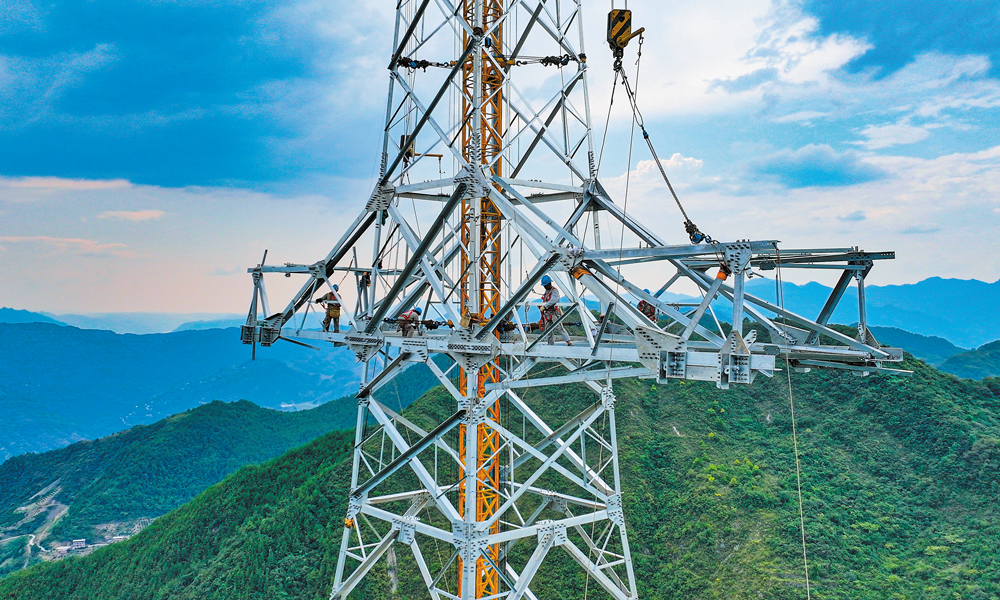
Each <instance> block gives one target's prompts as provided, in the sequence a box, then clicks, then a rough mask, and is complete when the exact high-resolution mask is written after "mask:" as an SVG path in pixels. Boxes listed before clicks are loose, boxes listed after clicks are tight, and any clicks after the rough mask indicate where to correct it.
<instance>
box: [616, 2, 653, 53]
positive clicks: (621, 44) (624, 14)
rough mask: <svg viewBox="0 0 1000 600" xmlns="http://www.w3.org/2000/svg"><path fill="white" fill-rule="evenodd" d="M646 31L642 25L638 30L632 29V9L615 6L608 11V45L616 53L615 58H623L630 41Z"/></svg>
mask: <svg viewBox="0 0 1000 600" xmlns="http://www.w3.org/2000/svg"><path fill="white" fill-rule="evenodd" d="M643 31H646V28H645V27H640V28H639V30H638V31H636V32H633V31H632V11H630V10H625V9H618V8H613V9H611V12H609V13H608V45H609V46H611V52H612V53H614V56H615V60H616V61H618V60H621V58H622V56H624V54H625V46H628V43H629V41H630V40H631V39H632V38H634V37H636V36H638V35H641V34H642V32H643Z"/></svg>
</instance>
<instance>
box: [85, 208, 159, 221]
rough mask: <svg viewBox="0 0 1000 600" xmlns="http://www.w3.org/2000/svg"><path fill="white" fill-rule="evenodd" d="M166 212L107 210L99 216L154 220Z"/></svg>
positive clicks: (131, 219) (127, 219)
mask: <svg viewBox="0 0 1000 600" xmlns="http://www.w3.org/2000/svg"><path fill="white" fill-rule="evenodd" d="M165 214H166V213H165V212H163V211H162V210H107V211H104V212H102V213H101V214H99V215H97V216H98V217H100V218H102V219H118V220H121V221H153V220H156V219H159V218H161V217H163V215H165Z"/></svg>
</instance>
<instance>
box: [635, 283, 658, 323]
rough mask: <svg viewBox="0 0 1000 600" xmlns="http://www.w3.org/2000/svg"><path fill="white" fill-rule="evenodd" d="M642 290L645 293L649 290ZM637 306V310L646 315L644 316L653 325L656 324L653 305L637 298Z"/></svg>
mask: <svg viewBox="0 0 1000 600" xmlns="http://www.w3.org/2000/svg"><path fill="white" fill-rule="evenodd" d="M642 291H644V292H646V293H647V294H648V293H649V290H642ZM638 308H639V312H641V313H642V314H644V315H646V318H647V319H649V320H650V321H652V322H653V324H654V325H655V324H656V317H657V314H656V307H655V306H653V305H652V304H650V303H649V302H646V301H645V300H639V306H638Z"/></svg>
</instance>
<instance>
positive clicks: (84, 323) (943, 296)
mask: <svg viewBox="0 0 1000 600" xmlns="http://www.w3.org/2000/svg"><path fill="white" fill-rule="evenodd" d="M768 276H770V273H768ZM747 291H748V292H749V293H751V294H753V295H755V296H758V297H761V298H763V299H764V300H767V301H769V302H775V298H776V293H775V285H774V281H773V280H772V279H762V278H754V279H751V280H750V281H749V282H747ZM829 293H830V288H828V287H826V286H823V285H821V284H819V283H815V282H813V283H808V284H805V285H796V284H793V283H787V282H786V283H785V285H784V293H783V296H784V304H785V307H786V308H788V309H789V310H791V311H792V312H795V313H799V314H801V315H803V316H805V317H809V318H815V317H816V315H817V313H818V312H819V310H820V308H821V307H822V306H823V303H824V302H825V301H826V298H827V296H828V295H829ZM865 297H866V298H867V301H868V322H869V324H870V325H878V326H882V327H896V328H898V329H902V330H904V331H910V332H913V333H919V334H921V335H925V336H936V337H940V338H944V339H946V340H948V341H949V342H951V343H952V344H955V345H957V346H960V347H962V348H967V349H968V348H978V347H979V346H982V345H983V344H986V343H989V342H992V341H994V340H998V339H1000V320H998V319H990V318H984V317H986V316H989V315H996V314H1000V281H996V282H994V283H986V282H983V281H977V280H974V279H972V280H965V279H942V278H940V277H932V278H930V279H925V280H923V281H921V282H919V283H913V284H906V285H885V286H879V285H868V286H866V287H865ZM665 299H667V300H668V301H671V302H685V301H690V300H692V299H693V298H689V297H686V296H679V295H676V294H670V295H669V297H667V296H665ZM591 304H592V303H588V306H591ZM592 307H596V305H593V306H592ZM857 307H858V301H857V288H856V287H853V286H852V287H851V288H850V289H848V291H847V292H846V293H845V295H844V298H843V299H842V300H841V302H840V306H839V308H838V309H837V311H836V312H835V313H834V315H833V318H832V319H831V322H832V323H845V324H851V323H856V322H857V321H858V308H857ZM716 310H717V313H718V317H719V319H720V320H726V321H728V320H730V317H729V316H728V314H727V313H728V312H729V311H730V310H731V309H728V307H727V303H725V302H722V303H719V306H718V307H717V309H716ZM27 312H28V311H13V310H12V309H0V323H2V322H14V323H24V322H28V321H26V319H28V318H30V316H29V315H28V314H26V313H27ZM15 313H16V314H15ZM34 314H37V315H38V316H37V317H36V320H37V321H40V322H63V323H66V324H69V325H73V326H76V327H81V328H84V329H108V330H111V331H114V332H116V333H165V332H169V331H175V330H176V331H186V330H196V329H207V328H213V327H223V326H224V327H232V326H236V325H238V324H240V323H242V322H243V321H244V320H245V318H246V317H245V315H239V314H195V313H192V314H174V313H106V314H96V315H71V314H67V315H55V314H48V313H44V314H42V313H34ZM528 318H529V320H531V319H537V318H538V317H537V311H533V312H532V313H531V314H530V315H529V317H528ZM15 319H16V320H15ZM305 327H306V328H318V327H319V317H318V316H317V315H316V314H315V313H314V314H311V315H310V318H309V320H308V322H307V323H306V325H305Z"/></svg>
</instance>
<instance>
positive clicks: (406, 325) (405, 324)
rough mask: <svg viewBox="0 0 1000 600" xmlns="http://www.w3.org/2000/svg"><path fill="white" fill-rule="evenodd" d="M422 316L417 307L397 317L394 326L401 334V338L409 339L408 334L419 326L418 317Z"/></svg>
mask: <svg viewBox="0 0 1000 600" xmlns="http://www.w3.org/2000/svg"><path fill="white" fill-rule="evenodd" d="M422 314H423V311H422V310H420V307H419V306H418V307H416V308H412V309H410V310H408V311H406V312H404V313H402V314H400V315H399V317H398V318H397V319H396V324H397V325H398V326H399V330H400V331H402V332H403V337H410V332H411V331H413V330H415V329H417V328H418V327H419V326H420V315H422Z"/></svg>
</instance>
